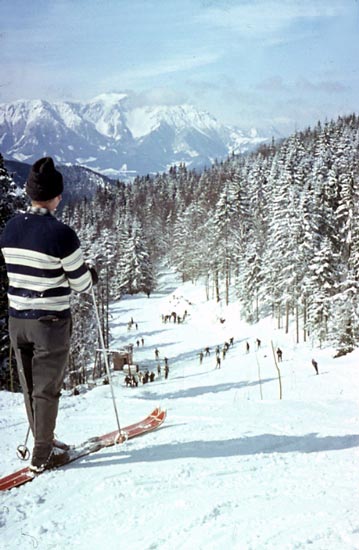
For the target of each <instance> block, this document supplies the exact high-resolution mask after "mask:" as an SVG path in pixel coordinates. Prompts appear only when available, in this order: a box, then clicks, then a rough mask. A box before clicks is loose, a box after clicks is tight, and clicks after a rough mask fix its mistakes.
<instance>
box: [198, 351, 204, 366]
mask: <svg viewBox="0 0 359 550" xmlns="http://www.w3.org/2000/svg"><path fill="white" fill-rule="evenodd" d="M202 362H203V351H200V352H199V364H200V365H202Z"/></svg>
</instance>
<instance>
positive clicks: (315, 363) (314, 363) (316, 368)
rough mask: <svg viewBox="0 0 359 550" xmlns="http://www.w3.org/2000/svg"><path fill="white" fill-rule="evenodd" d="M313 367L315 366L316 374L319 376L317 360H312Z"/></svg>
mask: <svg viewBox="0 0 359 550" xmlns="http://www.w3.org/2000/svg"><path fill="white" fill-rule="evenodd" d="M312 365H313V367H314V369H315V372H316V373H317V374H319V369H318V363H317V361H316V360H315V359H312Z"/></svg>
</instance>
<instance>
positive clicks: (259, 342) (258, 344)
mask: <svg viewBox="0 0 359 550" xmlns="http://www.w3.org/2000/svg"><path fill="white" fill-rule="evenodd" d="M256 342H257V349H259V348H260V347H261V343H262V342H261V341H260V339H259V338H257V340H256Z"/></svg>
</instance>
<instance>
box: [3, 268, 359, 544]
mask: <svg viewBox="0 0 359 550" xmlns="http://www.w3.org/2000/svg"><path fill="white" fill-rule="evenodd" d="M160 281H161V284H160V286H159V288H158V289H157V292H156V293H154V295H153V296H151V297H150V298H149V299H148V298H147V297H144V296H142V295H140V296H134V297H127V298H125V299H123V300H121V301H120V302H117V303H115V304H113V305H112V308H111V312H112V337H113V340H112V343H111V348H112V349H115V348H118V347H120V346H122V345H124V344H127V343H134V344H135V348H134V359H135V362H136V363H139V364H140V366H141V367H146V366H147V367H148V368H150V369H153V370H155V372H156V367H157V361H156V360H155V355H154V350H155V349H156V347H157V348H158V349H159V350H160V362H161V365H163V360H164V357H167V358H168V360H169V366H170V373H169V379H168V380H167V381H165V380H164V379H163V377H162V378H161V379H157V380H155V382H153V383H149V384H147V385H144V386H139V387H138V388H126V387H125V386H124V384H123V375H122V373H114V375H113V379H114V389H115V394H116V400H117V406H118V409H119V415H120V420H121V424H122V425H126V424H128V423H131V422H133V421H136V420H138V419H139V418H141V417H142V416H145V415H146V414H147V413H148V412H149V411H150V410H151V409H152V408H154V407H155V406H156V405H158V404H160V405H161V406H162V407H164V408H167V411H168V417H167V420H166V422H165V424H164V426H163V427H162V428H161V429H160V430H158V431H156V432H152V433H150V434H147V435H145V436H143V437H141V438H138V439H135V440H132V441H129V442H127V443H125V444H124V445H122V446H118V447H116V448H109V449H104V450H102V451H101V452H99V453H96V454H93V455H90V456H88V457H84V458H82V459H80V460H79V461H77V462H74V463H72V464H70V465H68V466H67V467H65V468H63V469H60V470H57V471H51V472H46V473H45V474H43V475H42V476H39V477H38V478H37V479H35V481H33V482H32V483H28V484H27V485H24V486H23V487H20V488H18V489H14V490H12V491H9V492H5V493H2V494H1V504H0V536H1V545H2V548H4V549H6V550H12V549H17V548H18V547H21V548H24V549H28V548H29V549H30V548H39V549H46V550H48V549H55V548H56V549H59V548H60V549H65V548H76V549H92V548H93V549H97V548H106V549H110V550H112V549H114V550H115V549H120V550H157V549H158V550H167V549H175V550H190V549H191V550H192V549H193V548H195V549H198V550H221V549H223V548H226V549H227V550H232V549H233V550H302V549H303V550H304V549H306V550H307V549H308V548H310V549H311V550H358V549H359V515H358V510H359V498H358V481H359V476H358V458H359V451H358V449H359V425H358V420H359V408H358V400H357V399H358V395H359V394H358V389H359V388H358V386H359V383H358V376H357V365H358V362H359V361H358V360H359V350H358V352H357V351H356V352H353V353H352V354H351V355H350V356H347V357H343V358H341V359H333V350H332V349H328V348H326V349H323V350H317V349H311V346H310V344H300V345H297V344H295V342H294V338H293V335H292V334H291V333H290V334H288V335H285V334H284V331H283V330H278V329H275V328H273V322H272V321H271V320H265V321H262V322H260V323H259V324H258V325H254V326H249V325H247V324H245V323H243V322H242V321H241V320H240V317H239V314H238V305H237V304H235V303H234V304H230V305H229V306H228V307H225V306H224V305H221V304H216V303H215V302H214V301H213V300H210V301H206V299H205V291H204V288H203V287H202V286H201V285H200V284H198V285H192V284H190V283H186V284H180V283H179V281H178V279H177V278H176V277H175V275H174V274H173V273H172V272H171V271H166V270H164V271H163V273H162V276H161V279H160ZM173 309H176V310H177V312H178V313H180V314H181V313H182V314H183V311H184V309H187V311H188V314H189V315H188V317H187V319H186V321H185V322H184V323H183V324H180V325H177V324H176V325H175V324H173V323H166V324H164V323H162V321H161V314H162V313H167V312H169V313H170V312H171V310H173ZM131 317H133V319H134V320H135V321H136V322H138V330H137V331H136V330H135V329H132V330H131V331H128V330H127V324H128V321H129V320H130V318H131ZM221 317H222V318H225V322H224V323H223V324H222V323H220V322H219V319H220V318H221ZM142 337H143V338H144V345H143V346H142V345H141V344H140V346H137V345H136V341H137V340H141V338H142ZM230 337H233V338H234V346H233V347H231V348H230V349H229V351H228V353H227V355H226V358H225V359H222V368H221V369H215V355H214V349H215V346H216V345H217V344H218V345H220V346H221V347H222V346H223V343H224V341H226V340H229V338H230ZM257 337H260V338H261V340H262V347H261V349H260V350H258V351H255V350H254V347H255V346H254V344H255V339H256V338H257ZM271 340H273V343H274V345H275V346H280V347H281V348H282V349H283V352H284V353H283V363H282V364H280V368H281V373H282V384H283V399H282V400H279V398H278V396H279V386H278V380H277V375H276V370H275V367H274V362H273V355H272V349H271V346H270V342H271ZM247 341H248V342H249V343H250V346H251V350H250V353H248V354H247V353H245V343H246V342H247ZM207 345H208V346H210V347H211V355H210V356H209V357H205V358H204V359H203V363H202V364H200V362H199V355H198V354H199V352H200V351H201V350H203V348H204V347H205V346H207ZM312 356H315V357H316V358H317V360H318V363H319V370H320V373H321V374H320V375H319V376H316V375H315V373H314V369H313V368H312V366H311V358H312ZM259 371H260V375H261V380H262V383H261V384H259V381H258V373H259ZM261 392H262V393H261ZM261 397H263V399H262V398H261ZM114 425H115V418H114V411H113V404H112V400H111V394H110V390H109V387H108V386H98V387H96V388H95V389H93V390H91V391H87V392H84V393H82V394H80V395H79V396H77V397H74V396H70V395H64V396H63V397H62V398H61V405H60V411H59V417H58V423H57V426H58V433H57V435H58V437H60V438H61V439H64V440H66V441H69V442H70V443H76V442H80V441H82V440H84V439H86V438H87V437H90V436H93V435H96V434H100V433H103V432H107V431H109V430H113V429H115V427H114ZM26 430H27V423H26V417H25V413H24V409H23V402H22V396H21V395H16V394H15V395H12V394H10V393H8V392H1V393H0V433H1V445H0V449H1V472H0V473H1V474H3V475H5V474H6V473H9V472H10V471H12V470H15V469H17V468H19V467H20V466H22V464H23V463H19V461H18V459H17V458H16V454H15V449H16V446H17V445H18V444H19V443H21V442H23V440H24V437H25V434H26Z"/></svg>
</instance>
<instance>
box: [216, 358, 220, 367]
mask: <svg viewBox="0 0 359 550" xmlns="http://www.w3.org/2000/svg"><path fill="white" fill-rule="evenodd" d="M220 368H221V358H220V356H219V355H216V369H220Z"/></svg>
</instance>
